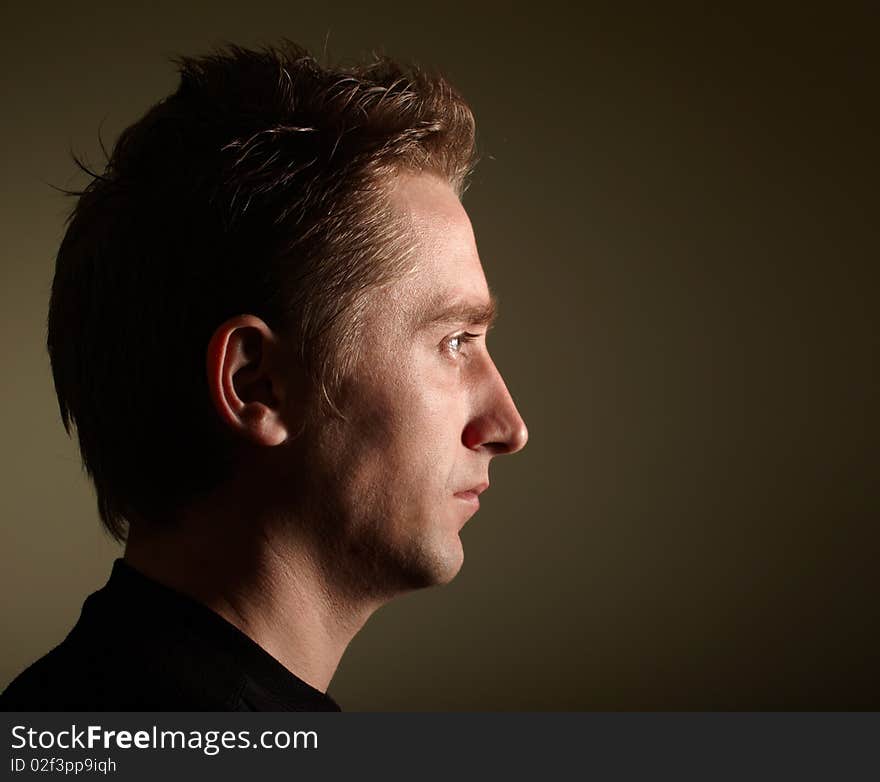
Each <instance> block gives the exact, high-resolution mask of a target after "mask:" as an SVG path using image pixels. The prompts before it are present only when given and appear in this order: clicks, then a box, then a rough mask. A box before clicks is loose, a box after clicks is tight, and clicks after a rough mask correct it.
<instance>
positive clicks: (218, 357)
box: [205, 315, 288, 447]
mask: <svg viewBox="0 0 880 782" xmlns="http://www.w3.org/2000/svg"><path fill="white" fill-rule="evenodd" d="M276 344H277V340H276V339H275V335H274V334H273V332H272V330H271V329H270V328H269V327H268V326H267V325H266V323H265V322H264V321H262V320H261V319H260V318H257V317H256V316H254V315H238V316H236V317H234V318H230V319H229V320H227V321H226V322H225V323H223V324H222V325H221V326H219V327H218V328H217V329H216V330H215V331H214V334H213V335H212V337H211V339H210V341H209V343H208V348H207V351H206V355H205V359H206V367H205V368H206V378H207V382H208V392H209V394H210V397H211V401H212V403H213V405H214V409H215V411H216V412H217V414H218V415H219V416H220V419H221V420H222V421H223V423H224V424H225V425H226V426H228V427H229V428H230V429H232V430H233V431H235V432H236V434H238V435H240V436H241V437H243V438H244V439H246V440H248V441H250V442H252V443H254V444H256V445H262V446H267V447H271V446H276V445H281V444H282V443H283V442H285V441H286V440H287V436H288V432H287V426H286V424H285V421H284V419H283V416H282V406H281V401H282V399H281V393H280V391H281V389H282V386H283V384H282V380H281V378H280V377H278V376H276V374H275V373H274V371H273V367H272V360H271V359H272V357H273V351H274V349H275V347H276Z"/></svg>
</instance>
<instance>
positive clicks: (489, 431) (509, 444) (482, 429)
mask: <svg viewBox="0 0 880 782" xmlns="http://www.w3.org/2000/svg"><path fill="white" fill-rule="evenodd" d="M481 390H483V391H485V396H484V397H483V400H482V401H481V402H480V404H479V407H478V409H477V412H476V413H475V415H473V416H472V417H471V419H470V420H469V421H468V423H467V425H466V426H465V428H464V431H463V432H462V435H461V441H462V443H463V444H464V445H465V447H467V448H470V449H471V450H475V451H476V450H481V449H482V450H487V451H489V452H490V453H491V454H492V455H493V456H494V455H498V454H505V453H516V452H517V451H521V450H522V449H523V448H525V445H526V443H527V442H528V439H529V430H528V429H527V428H526V424H525V421H523V419H522V416H520V414H519V411H518V410H517V409H516V405H515V404H514V403H513V398H512V397H511V396H510V392H509V391H508V390H507V385H506V384H505V383H504V379H503V378H502V377H501V373H500V372H499V371H498V369H497V368H496V367H495V365H494V364H491V377H490V378H487V380H486V383H485V384H484V385H483V389H481Z"/></svg>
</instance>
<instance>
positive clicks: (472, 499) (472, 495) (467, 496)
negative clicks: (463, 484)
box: [455, 491, 480, 508]
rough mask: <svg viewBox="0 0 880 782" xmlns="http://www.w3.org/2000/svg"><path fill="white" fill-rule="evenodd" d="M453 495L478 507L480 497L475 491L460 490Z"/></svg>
mask: <svg viewBox="0 0 880 782" xmlns="http://www.w3.org/2000/svg"><path fill="white" fill-rule="evenodd" d="M455 496H456V497H458V498H459V499H460V500H464V501H465V502H467V503H469V504H471V505H473V506H475V507H477V508H479V507H480V497H479V495H477V493H476V492H475V491H462V492H459V493H458V494H456V495H455Z"/></svg>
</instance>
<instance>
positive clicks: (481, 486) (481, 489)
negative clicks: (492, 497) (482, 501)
mask: <svg viewBox="0 0 880 782" xmlns="http://www.w3.org/2000/svg"><path fill="white" fill-rule="evenodd" d="M488 488H489V481H483V482H482V483H478V484H477V485H476V486H471V488H470V489H462V490H461V491H457V492H456V494H467V493H468V492H473V493H474V494H476V495H477V496H478V497H479V496H480V495H481V494H482V493H483V492H484V491H486V489H488Z"/></svg>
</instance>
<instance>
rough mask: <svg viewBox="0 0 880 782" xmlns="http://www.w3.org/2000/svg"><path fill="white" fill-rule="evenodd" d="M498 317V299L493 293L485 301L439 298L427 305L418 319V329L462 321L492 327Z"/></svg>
mask: <svg viewBox="0 0 880 782" xmlns="http://www.w3.org/2000/svg"><path fill="white" fill-rule="evenodd" d="M497 317H498V299H496V298H495V296H494V294H492V293H490V294H489V300H488V301H486V302H475V301H468V300H465V299H454V300H452V301H446V300H443V299H441V300H440V301H439V302H435V303H433V304H432V305H430V306H428V307H427V308H426V309H425V310H424V312H423V314H422V316H421V317H420V318H419V319H418V321H419V329H425V328H430V327H431V326H437V325H440V324H446V323H448V324H454V323H462V324H467V325H469V326H485V327H486V328H487V329H489V328H491V327H492V324H493V323H494V322H495V320H496V318H497Z"/></svg>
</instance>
